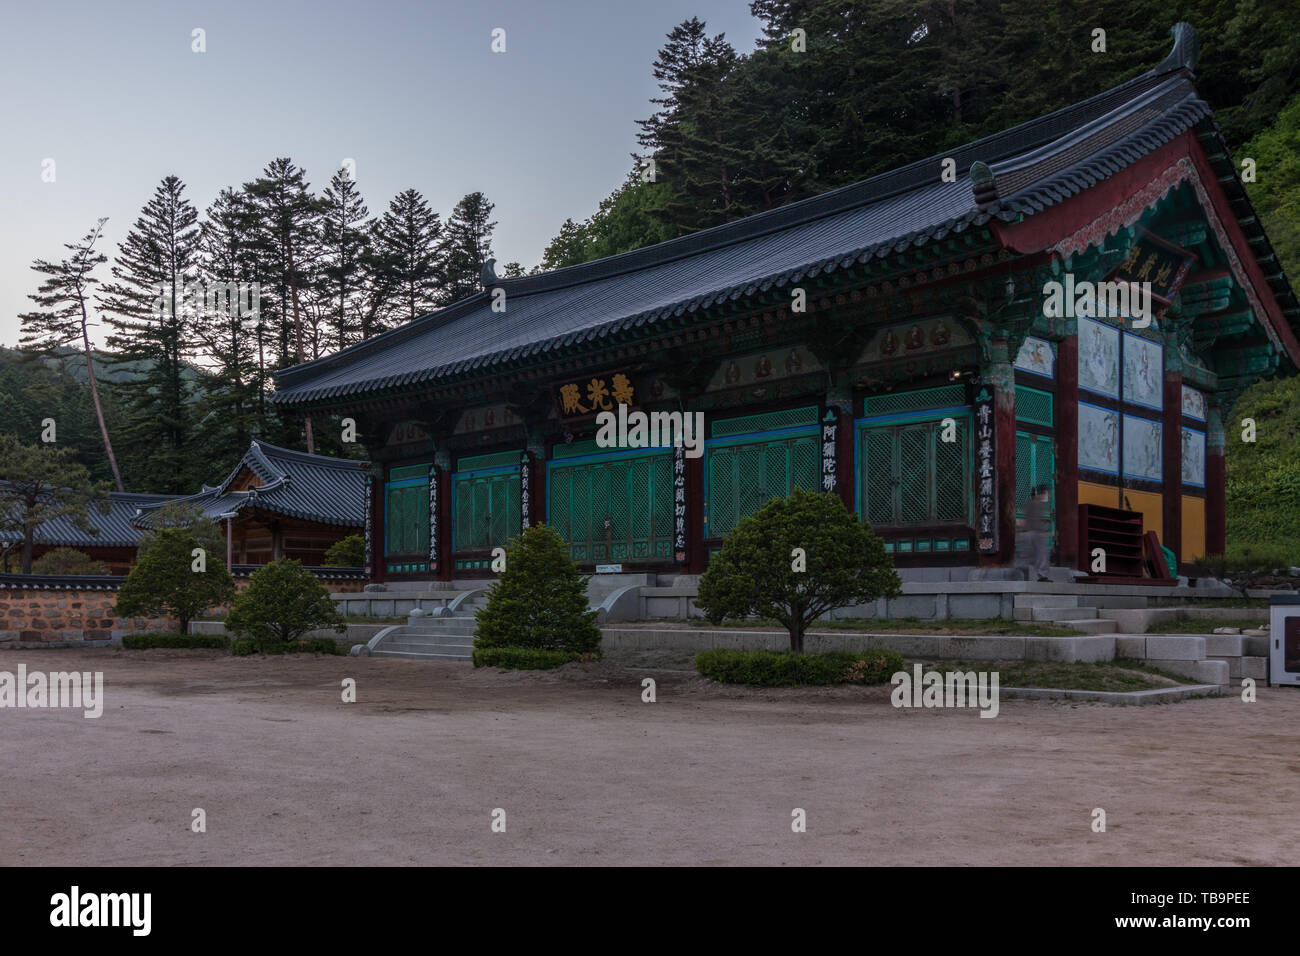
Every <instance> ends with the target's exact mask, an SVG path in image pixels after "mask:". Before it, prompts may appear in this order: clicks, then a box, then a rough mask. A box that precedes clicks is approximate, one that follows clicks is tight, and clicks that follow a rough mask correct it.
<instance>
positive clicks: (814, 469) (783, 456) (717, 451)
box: [705, 428, 821, 539]
mask: <svg viewBox="0 0 1300 956" xmlns="http://www.w3.org/2000/svg"><path fill="white" fill-rule="evenodd" d="M820 456H821V445H820V444H819V441H818V432H817V430H816V429H815V428H814V429H812V430H811V431H809V432H807V433H806V434H801V435H795V436H790V437H782V438H774V439H769V440H766V441H755V442H743V441H742V442H737V443H726V444H723V443H715V442H710V443H709V447H708V451H707V452H706V457H705V483H706V485H707V488H708V493H707V501H706V507H707V509H708V511H707V514H706V516H705V521H706V525H705V537H706V538H711V539H716V538H721V537H723V536H724V535H726V534H728V533H729V532H730V531H731V530H732V529H733V528H735V527H736V524H737V523H738V522H739V521H740V519H741V518H743V517H745V516H746V515H749V514H753V513H754V512H755V511H757V510H758V509H759V508H760V507H762V506H763V504H764V503H765V502H767V501H768V500H770V499H772V498H783V497H785V496H786V495H788V494H790V493H791V492H792V491H794V489H795V488H804V489H807V490H809V491H817V490H819V489H820V487H821V457H820Z"/></svg>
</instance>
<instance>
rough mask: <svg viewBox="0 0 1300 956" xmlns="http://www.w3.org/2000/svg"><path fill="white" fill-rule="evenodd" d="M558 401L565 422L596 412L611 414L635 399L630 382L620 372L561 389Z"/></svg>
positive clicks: (631, 403) (585, 380) (630, 403)
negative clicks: (565, 419) (567, 419)
mask: <svg viewBox="0 0 1300 956" xmlns="http://www.w3.org/2000/svg"><path fill="white" fill-rule="evenodd" d="M558 400H559V404H560V414H561V415H563V416H564V417H565V418H576V417H578V416H580V415H591V414H594V413H596V412H612V411H615V410H617V408H618V406H619V405H634V404H635V403H636V395H635V390H634V389H633V387H632V380H631V379H629V378H628V377H627V376H626V375H624V374H623V373H622V372H615V373H614V374H613V375H596V376H593V377H592V378H589V379H584V380H583V381H581V382H569V383H568V384H565V385H561V386H560V388H559V393H558Z"/></svg>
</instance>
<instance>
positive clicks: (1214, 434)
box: [1205, 396, 1228, 554]
mask: <svg viewBox="0 0 1300 956" xmlns="http://www.w3.org/2000/svg"><path fill="white" fill-rule="evenodd" d="M1207 417H1208V419H1209V420H1208V421H1207V422H1206V426H1207V427H1206V431H1205V553H1206V554H1223V549H1224V547H1225V546H1226V545H1227V540H1228V509H1227V491H1228V471H1227V468H1226V465H1225V461H1224V448H1225V443H1224V437H1225V436H1224V432H1223V406H1222V405H1220V403H1219V400H1218V399H1217V397H1215V396H1210V402H1209V411H1208V415H1207Z"/></svg>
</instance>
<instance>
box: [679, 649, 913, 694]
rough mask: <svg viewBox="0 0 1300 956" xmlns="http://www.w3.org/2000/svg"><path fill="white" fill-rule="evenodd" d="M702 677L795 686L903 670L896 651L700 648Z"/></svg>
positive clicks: (872, 678)
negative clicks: (710, 649) (820, 652)
mask: <svg viewBox="0 0 1300 956" xmlns="http://www.w3.org/2000/svg"><path fill="white" fill-rule="evenodd" d="M695 669H696V670H698V671H699V672H700V676H701V677H707V678H709V679H710V680H715V681H718V682H719V683H723V684H748V685H749V686H751V687H797V686H800V685H808V684H813V685H825V684H884V683H887V682H888V681H889V678H890V677H891V676H892V675H894V674H895V673H897V672H898V671H901V670H903V658H902V656H901V655H900V654H898V652H897V651H891V650H886V649H883V648H882V649H879V650H870V651H829V652H827V653H825V654H794V653H790V652H788V651H734V650H712V651H701V652H700V653H699V654H697V655H696V656H695Z"/></svg>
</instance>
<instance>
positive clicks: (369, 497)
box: [365, 471, 374, 577]
mask: <svg viewBox="0 0 1300 956" xmlns="http://www.w3.org/2000/svg"><path fill="white" fill-rule="evenodd" d="M365 496H366V577H370V556H371V554H372V553H373V552H374V549H373V548H372V547H371V545H370V538H371V534H372V532H371V521H370V512H371V503H372V502H373V501H374V497H373V496H372V495H371V494H370V472H369V471H367V472H366V490H365Z"/></svg>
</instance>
